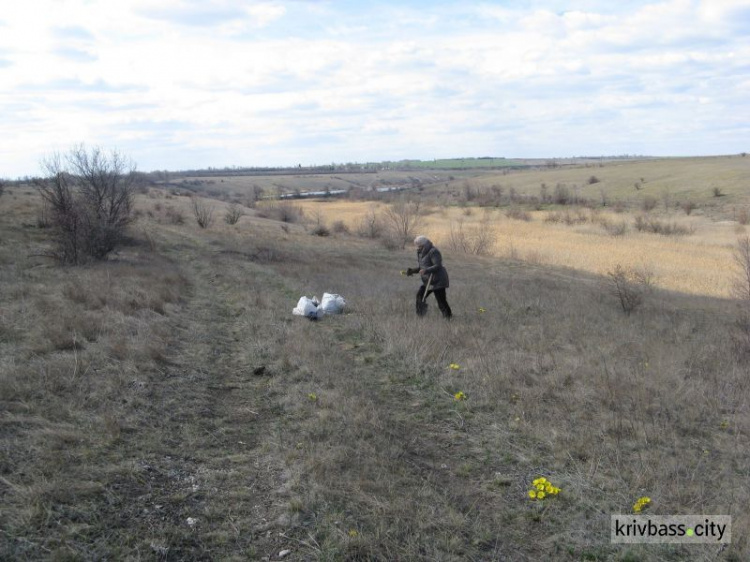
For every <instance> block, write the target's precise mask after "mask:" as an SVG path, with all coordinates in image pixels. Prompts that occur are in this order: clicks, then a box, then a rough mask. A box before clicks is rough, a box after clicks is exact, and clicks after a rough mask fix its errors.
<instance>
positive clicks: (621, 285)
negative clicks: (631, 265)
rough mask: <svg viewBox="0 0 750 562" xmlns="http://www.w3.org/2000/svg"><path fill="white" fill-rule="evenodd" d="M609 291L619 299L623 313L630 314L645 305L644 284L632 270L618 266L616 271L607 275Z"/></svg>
mask: <svg viewBox="0 0 750 562" xmlns="http://www.w3.org/2000/svg"><path fill="white" fill-rule="evenodd" d="M607 276H608V277H609V289H610V291H611V293H612V294H613V295H614V296H615V297H617V300H618V301H619V303H620V306H621V307H622V311H623V312H624V313H625V314H627V315H628V316H630V314H631V313H632V312H633V311H634V310H635V309H637V308H638V307H639V306H641V305H642V304H643V284H642V283H641V282H640V281H639V279H638V276H637V275H635V274H634V273H633V271H632V270H626V269H625V268H623V267H622V266H621V265H620V264H617V265H616V266H615V268H614V270H612V271H609V272H608V273H607Z"/></svg>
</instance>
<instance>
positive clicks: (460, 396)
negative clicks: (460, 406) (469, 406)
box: [453, 390, 466, 401]
mask: <svg viewBox="0 0 750 562" xmlns="http://www.w3.org/2000/svg"><path fill="white" fill-rule="evenodd" d="M453 398H455V399H456V400H459V401H460V400H466V394H464V391H463V390H459V391H458V392H456V393H455V394H454V395H453Z"/></svg>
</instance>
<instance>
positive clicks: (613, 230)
mask: <svg viewBox="0 0 750 562" xmlns="http://www.w3.org/2000/svg"><path fill="white" fill-rule="evenodd" d="M599 224H600V225H601V226H602V228H603V229H604V230H605V231H606V232H607V234H609V235H610V236H624V235H625V234H627V233H628V230H629V228H628V223H627V222H626V221H623V220H621V221H617V222H613V221H610V220H607V219H601V220H600V221H599Z"/></svg>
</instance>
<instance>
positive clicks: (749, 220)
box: [737, 207, 750, 226]
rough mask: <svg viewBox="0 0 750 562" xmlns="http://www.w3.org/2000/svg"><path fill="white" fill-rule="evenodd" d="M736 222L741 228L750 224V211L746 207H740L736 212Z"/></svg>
mask: <svg viewBox="0 0 750 562" xmlns="http://www.w3.org/2000/svg"><path fill="white" fill-rule="evenodd" d="M737 222H738V223H740V224H741V225H743V226H747V225H748V224H750V210H748V208H747V207H742V208H741V209H740V210H739V211H737Z"/></svg>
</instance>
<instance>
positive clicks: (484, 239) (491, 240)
mask: <svg viewBox="0 0 750 562" xmlns="http://www.w3.org/2000/svg"><path fill="white" fill-rule="evenodd" d="M496 241H497V236H496V235H495V233H494V232H493V231H492V229H491V228H490V225H489V220H487V219H483V220H482V223H481V225H480V226H479V227H478V228H473V229H469V230H465V229H464V224H463V221H461V220H459V221H458V225H454V224H451V233H450V238H449V239H448V247H449V248H450V249H451V250H453V251H456V252H463V253H465V254H474V255H477V256H489V255H492V250H493V248H494V246H495V242H496Z"/></svg>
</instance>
